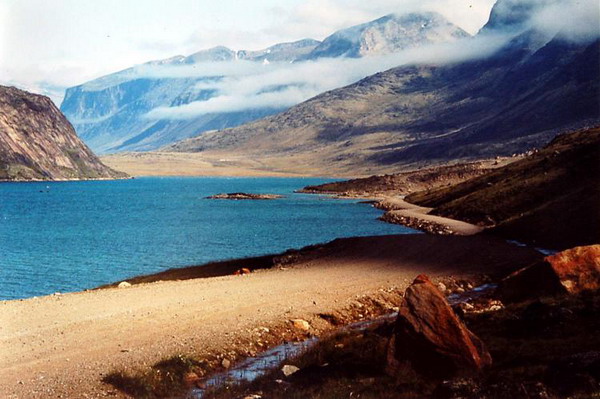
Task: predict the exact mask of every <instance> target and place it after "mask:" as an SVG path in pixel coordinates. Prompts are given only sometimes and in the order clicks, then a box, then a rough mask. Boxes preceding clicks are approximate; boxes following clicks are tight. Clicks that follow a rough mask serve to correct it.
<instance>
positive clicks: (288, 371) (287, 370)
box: [281, 364, 300, 377]
mask: <svg viewBox="0 0 600 399" xmlns="http://www.w3.org/2000/svg"><path fill="white" fill-rule="evenodd" d="M298 371H300V369H299V368H298V367H296V366H293V365H291V364H286V365H285V366H283V367H282V368H281V372H282V373H283V375H284V376H286V377H289V376H290V375H292V374H294V373H296V372H298Z"/></svg>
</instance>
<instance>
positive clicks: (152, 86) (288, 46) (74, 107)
mask: <svg viewBox="0 0 600 399" xmlns="http://www.w3.org/2000/svg"><path fill="white" fill-rule="evenodd" d="M317 44H318V42H317V41H314V40H301V41H298V42H295V43H284V44H279V45H275V46H273V47H270V48H268V49H265V50H262V51H254V52H248V51H239V52H235V51H233V50H229V49H227V48H225V47H215V48H212V49H209V50H203V51H200V52H197V53H195V54H192V55H190V56H187V57H183V56H176V57H171V58H168V59H165V60H159V61H151V62H148V63H146V64H144V65H142V68H144V67H146V68H152V67H155V68H156V67H162V68H169V67H178V66H179V67H181V66H192V67H193V66H194V65H196V64H198V63H208V62H210V63H215V68H219V63H221V62H226V61H230V62H233V61H235V60H240V59H244V60H249V61H257V62H258V61H260V62H263V61H265V60H269V59H273V60H277V61H288V62H290V61H293V60H295V59H296V58H297V57H299V56H302V55H304V54H306V53H308V52H309V51H310V50H312V49H313V48H314V47H315V46H316V45H317ZM158 71H160V69H158ZM211 79H215V77H183V78H173V77H165V78H161V77H151V76H145V75H144V74H143V73H141V72H140V68H135V67H133V68H129V69H126V70H124V71H121V72H117V73H115V74H111V75H107V76H103V77H101V78H98V79H96V80H93V81H91V82H87V83H84V84H83V85H80V86H76V87H73V88H69V89H67V91H66V93H65V98H64V100H63V103H62V105H61V110H62V111H63V112H64V114H65V115H66V116H67V118H68V119H69V120H70V121H71V123H73V126H74V127H75V129H76V131H77V133H78V134H79V136H80V137H81V138H82V139H83V140H84V141H85V142H86V143H87V144H88V145H89V146H90V147H91V148H92V149H94V150H95V151H97V152H99V153H106V152H116V151H125V150H139V151H144V150H150V149H155V148H158V147H160V146H163V145H166V144H168V143H171V142H173V141H176V140H179V139H183V138H186V137H190V136H193V135H195V134H197V133H198V132H201V131H204V130H213V129H222V128H225V127H229V126H236V125H239V124H241V123H244V122H248V121H252V120H255V119H259V118H261V117H264V116H266V115H270V114H272V113H274V112H276V111H278V110H281V108H279V109H264V110H253V111H247V112H232V113H227V114H205V115H202V116H200V117H198V118H195V119H192V120H158V121H157V120H152V119H145V118H144V117H143V116H144V115H145V114H147V113H148V112H150V111H151V110H153V109H155V108H157V107H161V106H176V105H182V104H188V103H190V102H194V101H205V100H208V99H209V98H212V97H214V96H215V95H216V94H217V93H215V91H214V90H209V89H207V90H198V89H196V85H197V84H198V83H201V82H205V81H210V80H211Z"/></svg>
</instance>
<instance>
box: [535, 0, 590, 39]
mask: <svg viewBox="0 0 600 399" xmlns="http://www.w3.org/2000/svg"><path fill="white" fill-rule="evenodd" d="M532 24H533V25H534V26H536V27H538V28H539V29H543V30H545V31H548V32H550V33H553V32H559V34H560V35H561V36H563V37H565V38H566V39H568V40H571V41H582V40H583V41H588V40H590V39H594V38H597V37H599V36H600V3H599V2H598V0H574V1H572V2H568V3H567V2H556V3H553V4H551V5H549V6H548V7H544V8H542V9H541V10H540V11H539V12H538V13H536V14H535V15H534V16H533V18H532Z"/></svg>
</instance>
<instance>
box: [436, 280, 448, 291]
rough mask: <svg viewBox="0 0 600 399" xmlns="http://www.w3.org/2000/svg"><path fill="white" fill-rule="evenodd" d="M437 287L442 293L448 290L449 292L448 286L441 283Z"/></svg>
mask: <svg viewBox="0 0 600 399" xmlns="http://www.w3.org/2000/svg"><path fill="white" fill-rule="evenodd" d="M437 287H438V289H439V290H440V291H442V292H446V290H447V287H446V284H444V283H441V282H440V283H438V285H437Z"/></svg>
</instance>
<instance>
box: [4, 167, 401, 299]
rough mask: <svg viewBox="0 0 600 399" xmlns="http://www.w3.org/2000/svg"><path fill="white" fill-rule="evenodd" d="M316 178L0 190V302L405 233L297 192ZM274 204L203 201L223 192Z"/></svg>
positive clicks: (352, 205)
mask: <svg viewBox="0 0 600 399" xmlns="http://www.w3.org/2000/svg"><path fill="white" fill-rule="evenodd" d="M325 181H326V180H324V179H315V178H291V179H284V178H139V179H135V180H118V181H85V182H54V183H3V184H0V299H16V298H26V297H31V296H39V295H46V294H52V293H54V292H71V291H79V290H83V289H88V288H93V287H96V286H98V285H101V284H105V283H109V282H115V281H121V280H124V279H126V278H128V277H131V276H135V275H140V274H148V273H154V272H158V271H161V270H165V269H168V268H172V267H180V266H189V265H197V264H202V263H206V262H209V261H214V260H223V259H231V258H238V257H246V256H255V255H263V254H269V253H276V252H281V251H283V250H286V249H289V248H300V247H303V246H306V245H310V244H316V243H321V242H327V241H330V240H332V239H334V238H337V237H349V236H362V235H382V234H396V233H407V232H412V231H411V230H409V229H406V228H404V227H401V226H397V225H390V224H386V223H383V222H380V221H377V220H376V218H377V216H378V215H380V211H378V210H376V209H374V208H372V207H370V206H367V205H365V204H359V203H358V201H350V200H337V199H330V198H326V197H322V196H315V195H304V194H294V193H293V191H294V190H296V189H299V188H301V187H304V186H306V185H310V184H319V183H322V182H325ZM238 191H244V192H254V193H275V194H284V195H286V197H285V198H284V199H280V200H272V201H227V200H207V199H204V197H206V196H208V195H212V194H216V193H221V192H238Z"/></svg>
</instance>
